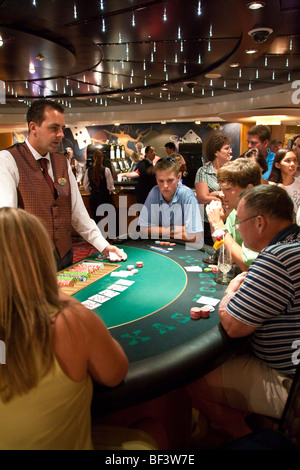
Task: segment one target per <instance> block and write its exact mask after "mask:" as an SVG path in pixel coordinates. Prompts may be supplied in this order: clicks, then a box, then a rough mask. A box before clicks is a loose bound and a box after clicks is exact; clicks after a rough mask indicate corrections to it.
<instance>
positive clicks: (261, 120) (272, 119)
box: [256, 116, 281, 126]
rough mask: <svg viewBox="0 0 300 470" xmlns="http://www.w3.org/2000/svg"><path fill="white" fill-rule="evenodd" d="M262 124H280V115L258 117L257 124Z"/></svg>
mask: <svg viewBox="0 0 300 470" xmlns="http://www.w3.org/2000/svg"><path fill="white" fill-rule="evenodd" d="M259 124H262V125H264V126H280V124H281V119H280V116H261V117H257V118H256V125H259Z"/></svg>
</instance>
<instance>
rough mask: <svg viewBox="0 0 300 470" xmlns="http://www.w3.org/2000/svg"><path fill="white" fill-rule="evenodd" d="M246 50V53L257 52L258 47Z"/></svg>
mask: <svg viewBox="0 0 300 470" xmlns="http://www.w3.org/2000/svg"><path fill="white" fill-rule="evenodd" d="M245 52H246V54H256V52H257V49H246V50H245Z"/></svg>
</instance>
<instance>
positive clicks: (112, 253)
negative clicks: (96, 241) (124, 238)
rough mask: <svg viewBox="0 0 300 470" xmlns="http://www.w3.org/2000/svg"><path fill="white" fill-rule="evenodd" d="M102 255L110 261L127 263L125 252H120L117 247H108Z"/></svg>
mask: <svg viewBox="0 0 300 470" xmlns="http://www.w3.org/2000/svg"><path fill="white" fill-rule="evenodd" d="M102 253H103V254H104V256H106V258H107V259H109V260H110V261H126V260H127V255H126V253H125V252H124V250H120V249H119V248H118V247H117V246H114V245H108V246H107V247H106V248H105V249H104V250H103V251H102Z"/></svg>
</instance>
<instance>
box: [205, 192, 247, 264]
mask: <svg viewBox="0 0 300 470" xmlns="http://www.w3.org/2000/svg"><path fill="white" fill-rule="evenodd" d="M206 213H207V217H208V220H209V223H210V227H211V233H214V231H215V230H217V229H219V230H223V231H225V230H226V226H225V223H224V220H223V219H224V211H223V207H222V203H221V201H212V202H211V203H210V204H209V205H208V206H207V207H206ZM224 240H225V245H226V246H227V247H228V248H230V251H231V256H232V259H233V261H234V263H235V264H236V265H237V266H238V267H239V268H240V270H241V271H248V269H249V266H247V264H245V263H244V261H243V250H242V247H241V246H240V245H239V244H238V243H237V242H236V241H235V240H234V239H233V237H232V236H231V234H230V233H229V232H226V234H225V236H224Z"/></svg>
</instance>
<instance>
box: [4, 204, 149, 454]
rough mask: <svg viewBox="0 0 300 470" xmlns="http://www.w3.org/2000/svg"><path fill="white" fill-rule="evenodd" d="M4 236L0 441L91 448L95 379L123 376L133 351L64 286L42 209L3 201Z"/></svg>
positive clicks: (107, 382)
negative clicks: (32, 210)
mask: <svg viewBox="0 0 300 470" xmlns="http://www.w3.org/2000/svg"><path fill="white" fill-rule="evenodd" d="M0 244H1V251H0V264H1V266H2V276H1V282H0V298H1V306H0V340H1V341H3V342H4V344H5V348H6V364H2V365H0V383H1V387H0V422H1V426H0V449H3V450H4V449H5V450H11V449H14V450H59V449H61V450H88V449H92V448H93V445H92V440H91V416H90V414H91V413H90V405H91V400H92V393H93V386H92V380H91V379H94V380H95V381H97V382H99V383H100V384H102V385H104V386H107V387H114V386H116V385H118V384H120V383H121V382H122V380H123V379H124V377H125V375H126V373H127V369H128V360H127V357H126V355H125V353H124V351H123V349H122V348H121V346H120V345H119V344H118V343H117V342H116V341H115V340H114V339H113V338H112V336H111V335H110V333H109V331H108V329H107V328H106V326H105V325H104V323H103V322H102V320H101V319H100V318H99V317H98V316H97V315H95V314H94V313H93V312H92V311H91V310H88V309H86V308H85V307H84V306H83V305H82V304H81V303H80V302H79V301H77V300H76V299H74V298H71V297H69V296H67V295H66V294H63V293H62V292H59V290H58V285H57V274H56V265H55V260H54V256H53V250H52V246H51V243H50V240H49V237H48V234H47V232H46V230H45V228H44V226H43V225H42V223H41V222H40V221H39V219H38V218H37V217H35V216H34V215H32V214H30V213H29V212H25V211H24V210H22V209H13V208H2V209H0ZM136 432H139V431H136ZM106 438H107V436H105V439H106ZM100 440H101V439H100ZM151 448H152V447H151Z"/></svg>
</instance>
